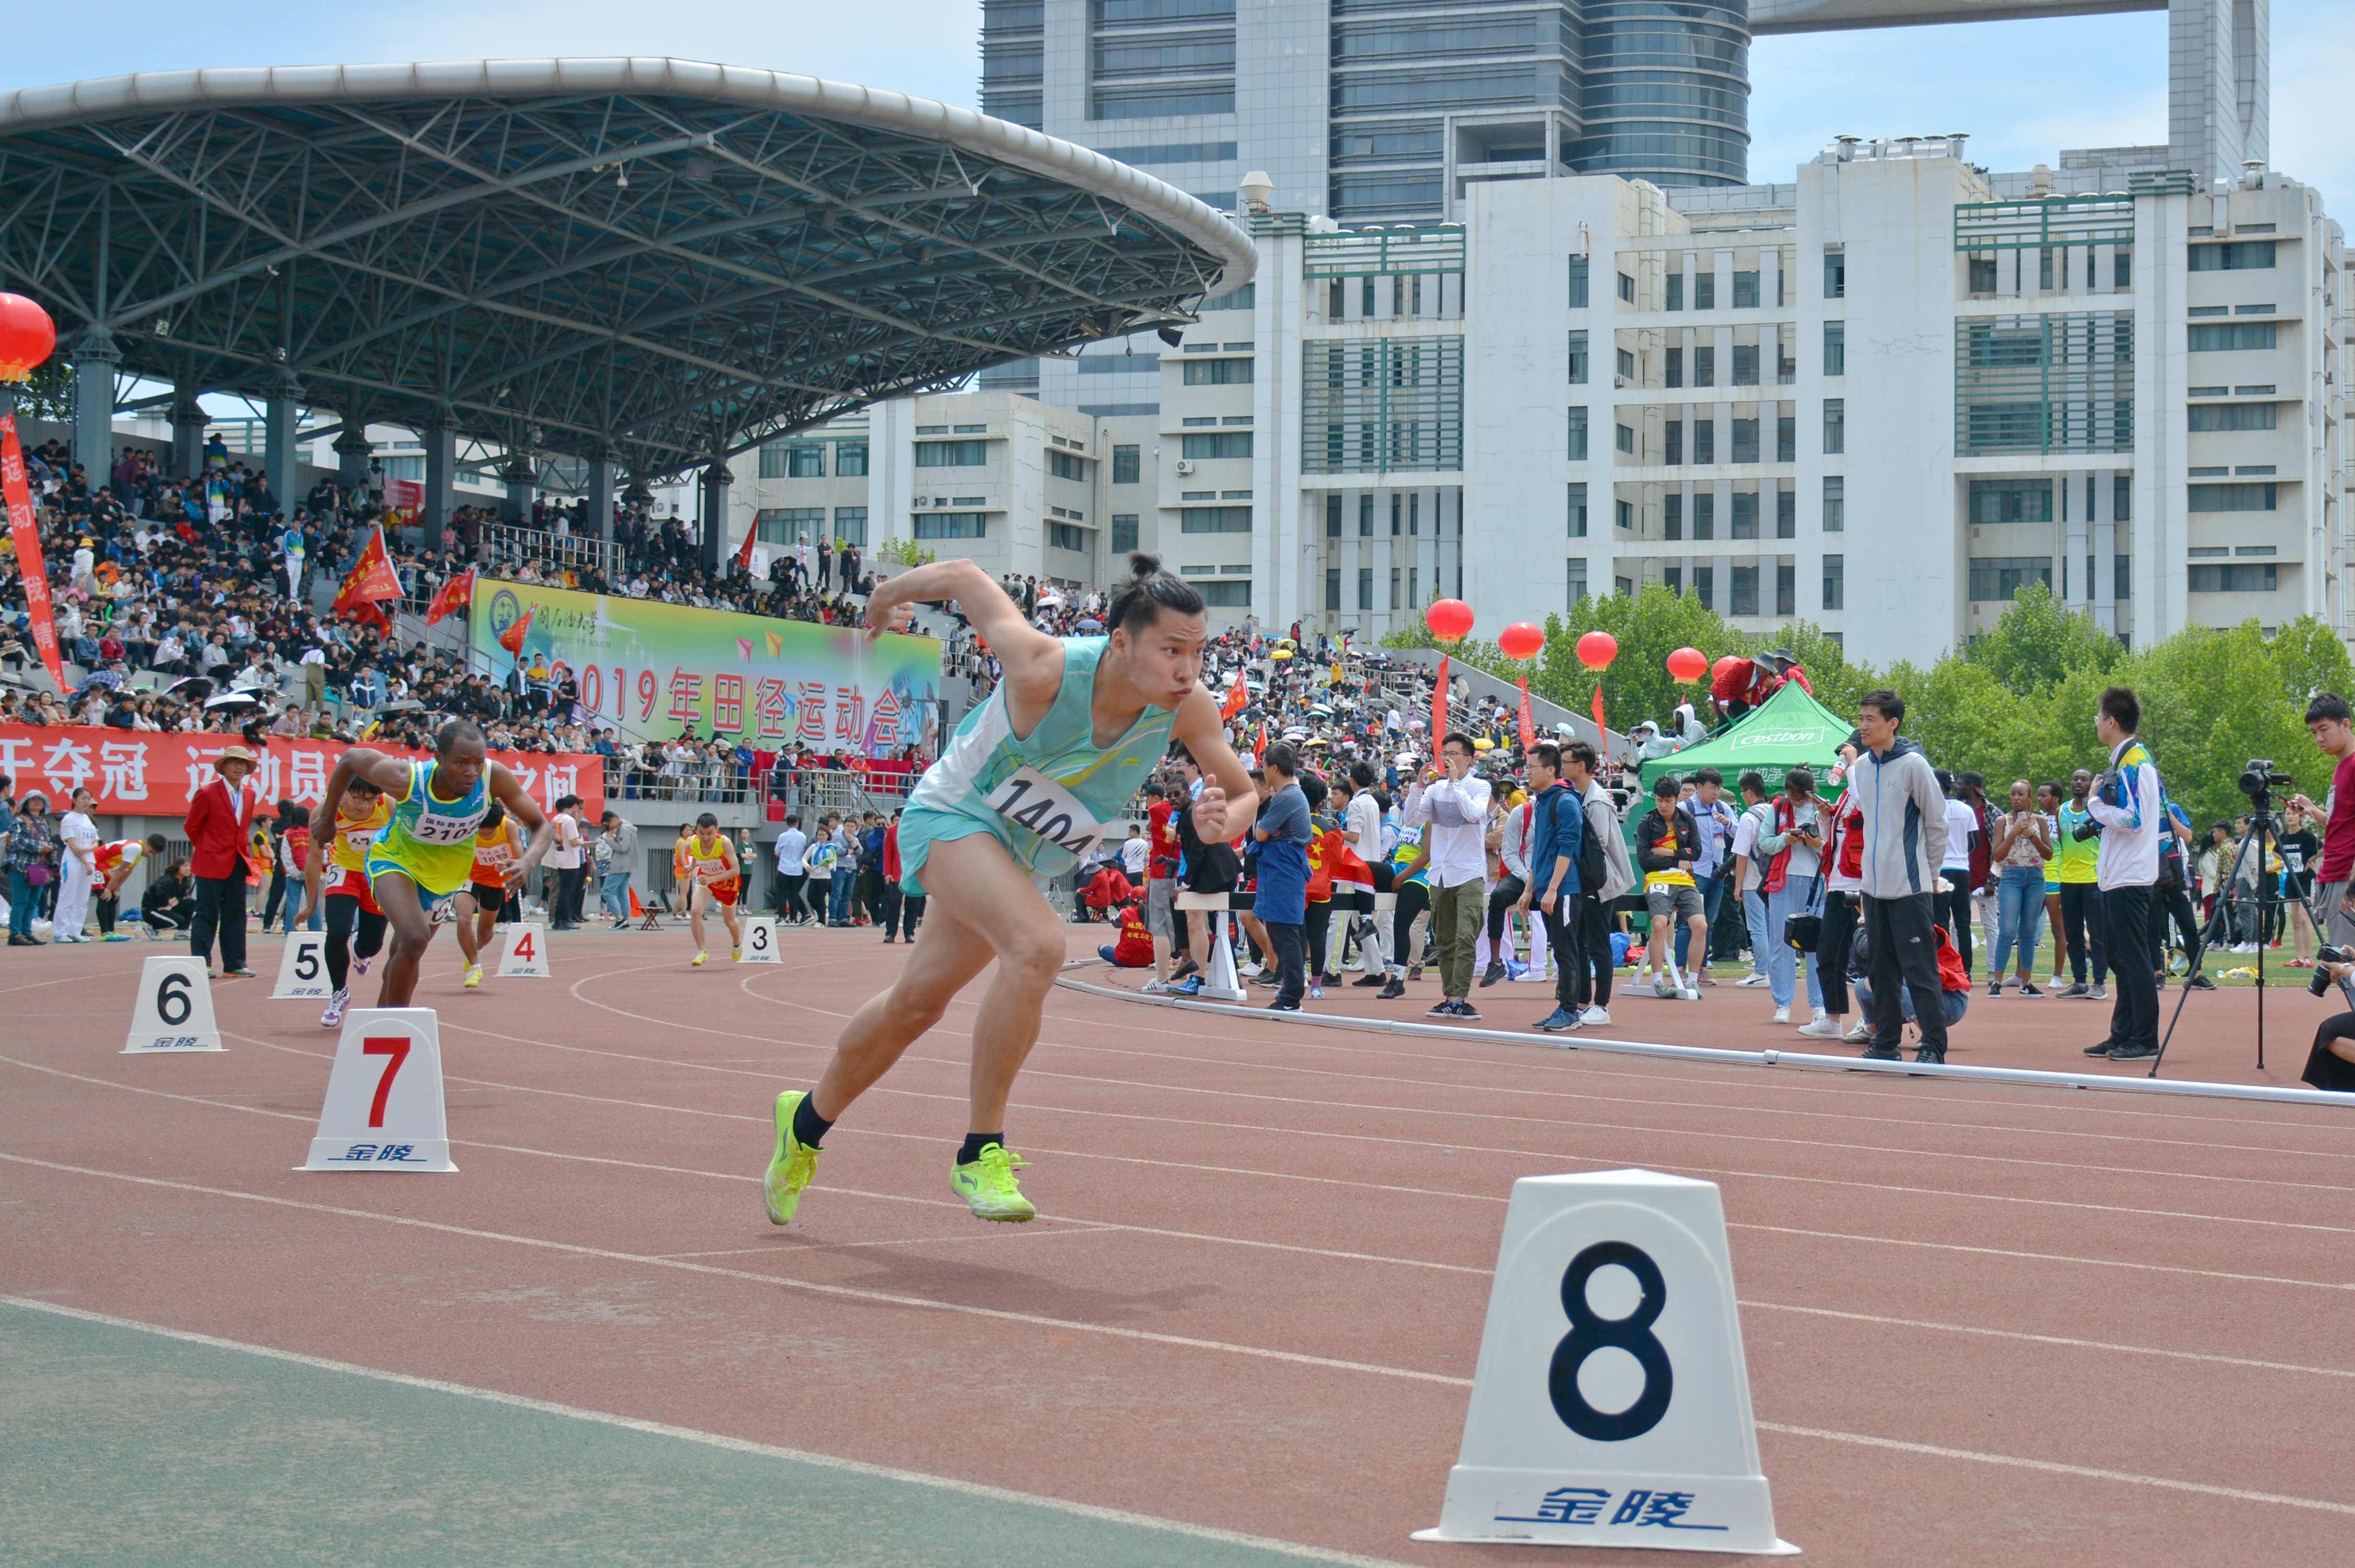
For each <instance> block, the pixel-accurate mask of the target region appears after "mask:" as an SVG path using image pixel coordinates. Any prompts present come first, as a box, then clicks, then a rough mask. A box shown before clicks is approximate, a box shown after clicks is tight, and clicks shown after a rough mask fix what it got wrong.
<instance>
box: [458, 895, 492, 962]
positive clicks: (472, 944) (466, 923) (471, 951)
mask: <svg viewBox="0 0 2355 1568" xmlns="http://www.w3.org/2000/svg"><path fill="white" fill-rule="evenodd" d="M457 913H458V917H457V918H456V919H454V920H453V921H452V922H451V924H452V925H453V926H454V927H457V931H458V953H459V956H460V957H462V958H464V959H465V960H466V962H467V963H469V964H474V963H477V962H479V961H480V960H479V959H478V958H477V957H476V954H477V953H478V951H479V950H480V948H481V946H482V943H483V941H484V939H485V938H487V937H488V936H489V935H490V933H489V932H487V931H485V932H483V933H482V934H481V935H480V936H477V935H476V934H475V931H474V919H475V913H474V895H473V894H472V893H461V894H460V895H458V900H457Z"/></svg>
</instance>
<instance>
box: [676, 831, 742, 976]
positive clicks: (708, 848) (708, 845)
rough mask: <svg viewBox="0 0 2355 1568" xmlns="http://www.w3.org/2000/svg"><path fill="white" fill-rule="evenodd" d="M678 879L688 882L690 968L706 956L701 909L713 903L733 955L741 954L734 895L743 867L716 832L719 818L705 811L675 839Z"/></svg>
mask: <svg viewBox="0 0 2355 1568" xmlns="http://www.w3.org/2000/svg"><path fill="white" fill-rule="evenodd" d="M677 869H678V879H679V880H680V881H681V882H684V883H686V884H687V928H688V929H689V930H691V931H693V932H694V933H695V957H694V959H692V960H690V962H689V963H688V965H687V967H688V968H690V969H695V968H699V967H700V966H701V965H702V963H703V960H704V959H705V958H706V957H707V956H708V955H707V954H705V952H704V950H703V912H704V911H705V910H706V909H709V907H711V906H713V905H714V904H717V905H719V917H720V918H721V919H722V920H725V921H727V922H728V943H729V946H730V947H731V948H735V949H736V957H738V958H740V959H741V958H742V957H743V956H744V951H743V949H744V933H743V931H742V930H741V928H739V927H738V926H737V924H736V895H737V894H738V893H739V892H740V891H741V889H742V888H743V885H744V883H743V879H742V870H741V867H740V866H739V865H738V864H737V861H736V846H735V845H734V844H731V843H730V842H728V835H727V834H726V833H723V832H720V831H719V818H717V817H715V816H713V815H712V814H711V813H710V812H709V811H706V812H704V813H703V815H701V816H699V817H698V818H696V819H695V832H694V834H693V836H691V837H688V838H684V839H681V840H679V841H678V867H677Z"/></svg>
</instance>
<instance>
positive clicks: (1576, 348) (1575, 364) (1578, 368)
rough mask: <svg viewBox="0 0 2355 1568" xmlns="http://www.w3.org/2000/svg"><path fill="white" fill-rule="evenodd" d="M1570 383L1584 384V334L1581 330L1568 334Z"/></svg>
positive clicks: (1579, 385) (1581, 385)
mask: <svg viewBox="0 0 2355 1568" xmlns="http://www.w3.org/2000/svg"><path fill="white" fill-rule="evenodd" d="M1570 384H1571V385H1572V387H1583V386H1585V385H1586V334H1584V333H1582V332H1574V333H1572V334H1570Z"/></svg>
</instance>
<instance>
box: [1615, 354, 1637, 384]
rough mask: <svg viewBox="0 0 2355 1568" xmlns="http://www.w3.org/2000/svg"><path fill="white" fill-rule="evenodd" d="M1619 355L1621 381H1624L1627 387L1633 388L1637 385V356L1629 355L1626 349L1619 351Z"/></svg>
mask: <svg viewBox="0 0 2355 1568" xmlns="http://www.w3.org/2000/svg"><path fill="white" fill-rule="evenodd" d="M1618 353H1619V379H1620V380H1622V381H1624V382H1625V383H1626V384H1627V385H1629V386H1631V387H1632V386H1634V385H1635V384H1636V356H1635V355H1632V354H1630V353H1628V352H1627V351H1626V350H1625V349H1624V348H1623V349H1621V350H1619V351H1618Z"/></svg>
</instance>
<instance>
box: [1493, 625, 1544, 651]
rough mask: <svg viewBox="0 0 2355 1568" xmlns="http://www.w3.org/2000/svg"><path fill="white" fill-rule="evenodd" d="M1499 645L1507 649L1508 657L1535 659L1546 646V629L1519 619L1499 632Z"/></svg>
mask: <svg viewBox="0 0 2355 1568" xmlns="http://www.w3.org/2000/svg"><path fill="white" fill-rule="evenodd" d="M1544 646H1545V630H1544V629H1543V628H1542V627H1539V626H1533V625H1531V624H1530V623H1529V622H1528V621H1526V620H1517V621H1515V622H1513V624H1512V625H1510V626H1508V627H1507V628H1505V630H1502V631H1500V632H1498V633H1497V647H1499V648H1501V649H1503V650H1504V651H1505V657H1506V658H1508V659H1534V658H1536V657H1537V656H1538V651H1539V650H1540V649H1541V648H1543V647H1544Z"/></svg>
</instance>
